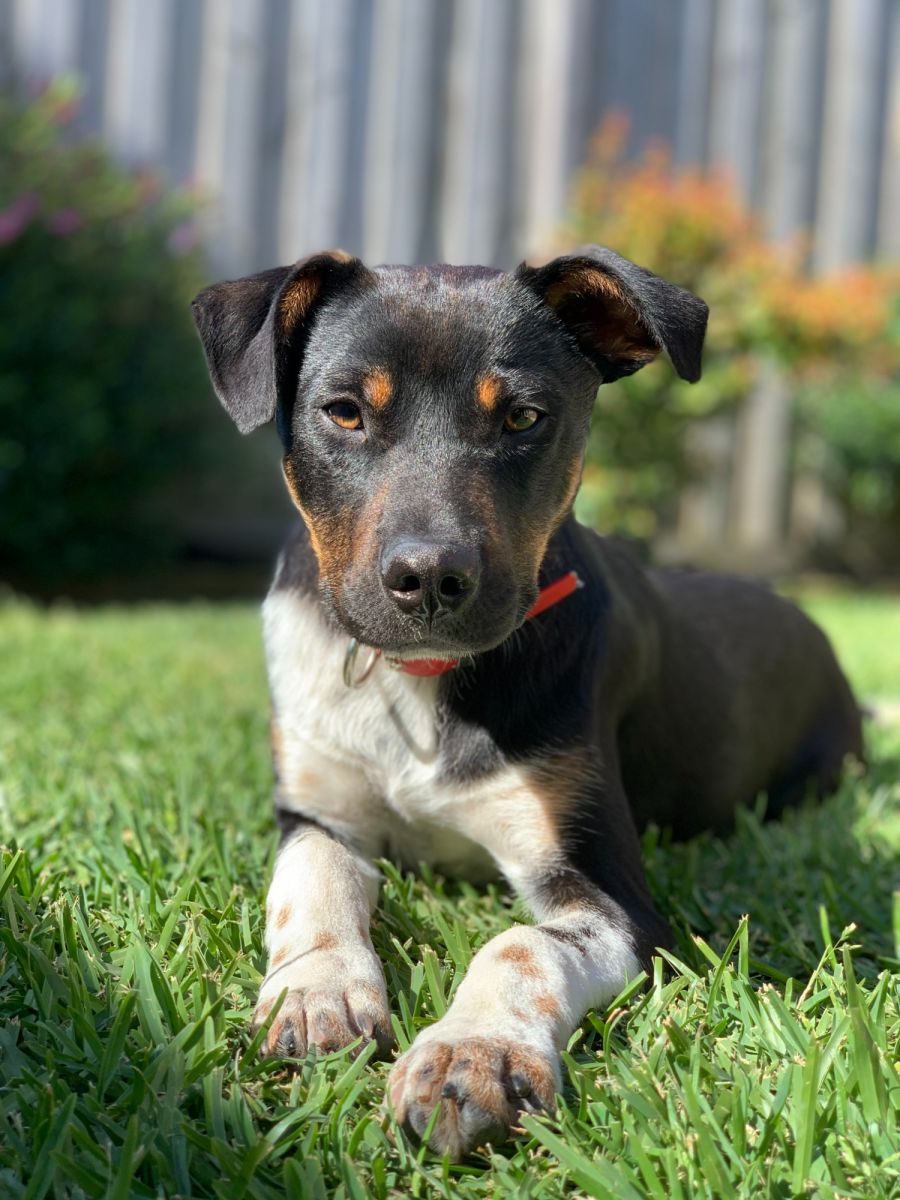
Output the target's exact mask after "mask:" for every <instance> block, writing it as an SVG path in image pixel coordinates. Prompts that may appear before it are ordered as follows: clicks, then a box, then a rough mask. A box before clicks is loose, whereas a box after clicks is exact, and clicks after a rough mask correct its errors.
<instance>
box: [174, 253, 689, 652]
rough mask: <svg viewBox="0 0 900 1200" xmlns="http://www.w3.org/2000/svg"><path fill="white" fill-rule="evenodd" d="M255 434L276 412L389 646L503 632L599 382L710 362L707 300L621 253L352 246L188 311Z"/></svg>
mask: <svg viewBox="0 0 900 1200" xmlns="http://www.w3.org/2000/svg"><path fill="white" fill-rule="evenodd" d="M194 314H195V318H196V321H197V326H198V328H199V331H200V337H201V339H202V341H203V346H204V349H205V351H206V357H207V361H208V364H209V371H210V375H211V377H212V381H213V385H214V387H215V389H216V393H217V394H218V396H219V399H220V400H221V401H222V404H223V405H224V406H225V408H226V409H227V410H228V412H229V413H230V415H231V416H232V418H233V419H234V421H235V422H236V424H237V426H238V428H239V429H240V430H241V432H242V433H249V432H250V430H252V429H255V428H256V427H257V426H259V425H262V424H264V423H265V422H267V421H271V420H273V419H274V420H275V421H276V422H277V425H278V430H279V433H280V436H281V439H282V442H283V445H284V474H285V479H286V480H287V484H288V487H289V489H290V492H291V495H292V497H293V499H294V502H295V504H296V505H297V508H298V509H299V510H300V513H301V514H302V516H303V519H304V521H305V522H306V524H307V526H308V528H309V533H310V538H311V541H312V545H313V547H314V549H315V552H316V555H317V557H318V560H319V574H320V580H321V587H322V594H323V597H324V599H325V601H326V603H327V604H328V605H330V606H331V608H332V611H333V613H334V615H335V616H336V617H337V619H338V620H339V621H340V623H341V624H342V625H343V626H344V628H345V629H346V630H347V631H348V632H349V633H351V634H352V635H354V636H355V637H357V638H358V639H359V640H360V641H361V642H363V643H365V644H366V645H369V646H375V647H379V648H381V649H383V650H385V651H387V652H388V653H391V654H394V655H400V656H403V655H406V656H409V657H412V656H416V657H418V656H421V655H422V654H427V655H429V656H431V657H441V656H446V657H457V656H459V655H460V654H464V653H474V652H477V651H480V650H486V649H488V648H490V647H492V646H495V645H497V644H498V643H500V642H501V641H503V640H504V639H505V638H506V637H507V636H508V635H509V634H510V633H511V632H512V630H513V629H515V628H516V626H517V625H519V624H520V623H521V621H522V620H523V618H524V615H525V613H526V612H527V610H528V608H529V607H530V605H531V604H532V602H533V601H534V599H535V596H536V594H537V577H538V570H539V568H540V565H541V560H542V559H543V556H544V552H545V549H546V546H547V543H548V541H549V539H550V537H551V536H552V534H553V532H554V530H555V529H556V528H557V527H558V526H559V524H560V522H561V521H562V520H563V519H564V518H565V517H566V515H567V514H568V512H569V510H570V508H571V505H572V502H573V500H574V498H575V493H576V491H577V490H578V484H579V480H580V478H581V469H582V461H583V456H584V447H585V441H586V438H587V432H588V425H589V421H590V417H591V411H592V408H593V403H594V398H595V395H596V391H597V387H598V384H601V383H606V382H609V381H610V380H613V379H618V378H619V377H620V376H622V375H630V374H631V373H632V372H634V371H637V370H639V369H640V368H641V367H643V366H644V365H645V364H646V363H648V362H649V361H650V360H651V359H652V358H654V357H655V356H656V355H657V354H658V353H659V352H660V350H665V351H666V352H667V353H668V355H669V358H670V359H671V361H672V363H673V365H674V367H675V369H676V370H677V372H678V374H679V375H680V376H681V377H682V378H684V379H688V380H691V381H693V380H696V379H697V378H699V375H700V353H701V348H702V344H703V335H704V331H705V328H706V317H707V309H706V305H705V304H704V303H703V302H702V301H701V300H698V299H697V298H696V297H695V296H692V295H691V294H690V293H689V292H686V291H683V290H682V289H681V288H677V287H674V286H672V285H671V284H669V283H665V282H664V281H663V280H661V279H659V278H657V276H655V275H652V274H651V273H650V272H649V271H645V270H642V269H641V268H640V267H636V266H635V265H634V264H633V263H630V262H627V261H626V260H625V259H623V258H620V257H619V256H618V255H617V254H614V253H612V251H610V250H605V249H601V248H599V247H589V248H587V249H585V250H583V251H582V252H580V253H578V254H575V255H571V256H566V257H563V258H557V259H554V260H553V261H552V262H550V263H548V264H546V265H545V266H542V267H536V268H534V267H528V266H525V265H523V266H521V267H519V268H518V270H516V271H515V272H513V273H512V274H506V273H504V272H501V271H495V270H490V269H487V268H482V267H448V266H437V267H427V268H415V267H376V268H374V269H372V268H369V267H366V266H364V265H363V263H362V262H360V261H359V259H356V258H350V257H349V256H347V255H345V254H342V253H340V252H333V253H327V254H317V255H314V256H313V257H312V258H308V259H305V260H303V261H302V262H299V263H297V264H295V265H294V266H292V267H279V268H276V269H275V270H271V271H264V272H262V273H261V274H259V275H252V276H250V277H249V278H247V279H239V280H236V281H234V282H229V283H220V284H216V285H215V286H214V287H211V288H207V290H206V291H204V292H202V293H201V294H200V295H199V296H198V297H197V299H196V300H195V302H194Z"/></svg>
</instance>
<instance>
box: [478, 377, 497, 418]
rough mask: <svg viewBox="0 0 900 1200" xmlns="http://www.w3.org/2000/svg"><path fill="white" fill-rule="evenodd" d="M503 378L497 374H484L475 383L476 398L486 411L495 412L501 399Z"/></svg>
mask: <svg viewBox="0 0 900 1200" xmlns="http://www.w3.org/2000/svg"><path fill="white" fill-rule="evenodd" d="M502 390H503V380H502V379H498V378H497V376H496V375H482V376H481V377H480V378H479V380H478V382H477V383H476V385H475V399H476V400H477V401H478V403H479V405H480V406H481V407H482V408H483V409H484V410H485V412H493V411H494V409H495V408H496V407H497V404H498V403H499V401H500V395H501V392H502Z"/></svg>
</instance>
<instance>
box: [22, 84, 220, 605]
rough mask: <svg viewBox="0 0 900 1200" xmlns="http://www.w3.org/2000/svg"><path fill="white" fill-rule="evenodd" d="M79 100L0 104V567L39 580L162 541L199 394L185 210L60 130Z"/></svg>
mask: <svg viewBox="0 0 900 1200" xmlns="http://www.w3.org/2000/svg"><path fill="white" fill-rule="evenodd" d="M76 105H77V97H76V95H75V91H74V88H73V86H72V85H71V84H70V83H66V82H63V83H57V84H55V85H54V86H53V87H51V88H50V89H49V90H47V91H46V92H45V93H44V94H43V95H41V96H39V97H38V98H37V99H36V100H34V101H32V102H31V103H29V104H21V103H19V102H17V101H15V100H13V99H9V98H6V99H0V512H2V523H0V564H2V567H3V568H4V569H5V570H6V571H7V572H11V573H12V574H14V575H16V576H22V575H24V576H25V577H26V578H30V579H38V580H42V581H45V582H49V581H52V580H57V579H62V578H65V577H72V576H87V575H91V574H96V573H98V572H105V571H108V570H110V569H113V568H115V569H116V570H119V569H132V568H135V567H138V566H144V567H147V566H152V565H153V564H154V563H155V562H157V561H159V559H160V558H161V556H163V555H164V554H166V553H167V552H168V551H170V550H171V549H172V548H173V545H174V543H175V541H176V539H177V534H176V532H175V531H174V530H173V529H172V528H171V526H170V525H169V526H167V525H166V523H165V522H164V521H162V520H160V519H159V514H158V512H156V511H155V507H156V504H157V500H158V497H159V496H160V494H161V491H162V489H164V487H165V486H166V484H167V483H168V482H169V481H171V480H172V479H173V478H174V477H175V476H176V475H177V474H183V473H184V472H185V471H187V470H189V469H191V468H192V467H193V466H195V465H196V462H197V455H198V453H199V452H200V445H201V439H198V438H197V437H196V420H197V414H198V406H203V405H204V402H205V401H206V400H207V397H208V390H207V383H206V377H205V371H204V367H203V363H202V356H201V355H200V354H199V353H198V349H197V344H196V339H195V336H194V333H193V329H192V326H191V321H190V314H189V309H188V300H189V298H190V296H191V295H192V294H193V293H194V292H195V291H196V290H197V287H198V286H199V283H200V280H201V274H202V271H201V264H200V259H199V255H198V251H197V249H196V242H197V237H196V233H195V230H194V225H193V213H192V206H191V202H190V201H189V200H188V199H187V198H186V197H184V196H177V195H174V194H171V193H167V192H166V191H164V190H163V188H162V187H161V186H160V183H159V181H158V180H157V179H156V178H155V177H154V176H153V175H150V174H147V173H139V172H138V173H134V172H128V171H126V170H125V169H123V168H121V167H119V166H117V165H114V164H113V163H112V162H111V161H110V160H109V158H108V157H107V156H106V155H105V153H104V152H103V151H102V150H101V149H100V148H99V147H98V146H96V145H94V144H92V143H90V142H85V141H80V142H79V141H75V140H73V139H71V138H70V137H68V136H67V131H66V125H67V124H68V122H69V120H70V118H71V117H72V115H73V113H74V111H75V107H76Z"/></svg>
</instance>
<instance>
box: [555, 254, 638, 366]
mask: <svg viewBox="0 0 900 1200" xmlns="http://www.w3.org/2000/svg"><path fill="white" fill-rule="evenodd" d="M592 296H593V297H599V298H601V299H603V300H605V301H606V306H605V309H604V311H603V313H602V336H598V338H597V345H598V347H600V348H602V352H603V353H604V354H605V355H607V356H608V357H609V358H611V359H613V360H616V359H624V360H626V361H634V362H638V363H640V364H641V365H642V366H643V365H644V364H645V363H648V362H650V361H651V359H654V358H656V356H657V354H659V346H657V345H656V343H655V341H654V340H653V338H652V337H651V335H650V333H649V331H648V330H647V329H645V327H644V325H643V323H642V322H641V320H640V318H639V317H638V315H637V313H636V312H635V310H634V307H633V306H632V305H631V304H630V303H629V301H628V299H627V297H626V296H625V294H624V292H623V291H622V289H621V288H620V287H619V285H618V283H616V281H615V280H614V279H612V278H611V277H610V276H609V275H607V274H606V272H605V271H602V270H600V269H599V268H598V267H591V266H587V265H585V266H581V267H572V268H570V269H569V270H568V271H567V272H566V276H565V278H564V279H560V280H559V281H558V282H557V283H554V284H552V285H551V286H550V287H549V288H548V289H547V292H546V300H547V303H548V304H549V305H550V307H551V308H556V309H558V308H563V307H564V306H566V305H567V304H568V305H570V306H574V305H578V303H579V301H580V302H582V304H583V302H584V301H585V300H589V299H590V298H591V297H592ZM598 332H599V328H598Z"/></svg>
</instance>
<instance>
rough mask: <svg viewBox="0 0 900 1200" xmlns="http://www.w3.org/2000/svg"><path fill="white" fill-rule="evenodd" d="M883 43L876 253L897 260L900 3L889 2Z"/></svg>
mask: <svg viewBox="0 0 900 1200" xmlns="http://www.w3.org/2000/svg"><path fill="white" fill-rule="evenodd" d="M886 42H887V61H888V79H887V86H886V89H885V92H886V96H885V116H884V140H883V143H882V145H881V164H882V166H881V179H880V196H879V203H878V208H879V212H878V241H877V246H876V250H877V252H878V254H879V255H880V256H881V257H882V258H885V259H888V260H891V259H898V258H900V0H890V10H889V24H888V31H887V38H886Z"/></svg>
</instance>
